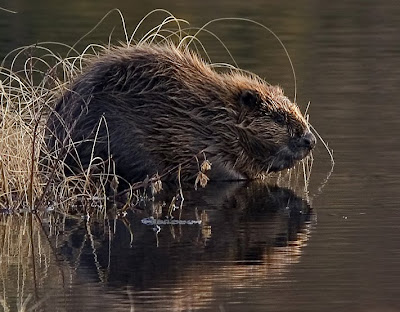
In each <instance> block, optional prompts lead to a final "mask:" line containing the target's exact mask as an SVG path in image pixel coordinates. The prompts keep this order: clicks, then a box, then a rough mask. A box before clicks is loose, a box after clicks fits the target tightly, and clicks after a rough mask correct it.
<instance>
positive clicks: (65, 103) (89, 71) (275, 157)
mask: <svg viewBox="0 0 400 312" xmlns="http://www.w3.org/2000/svg"><path fill="white" fill-rule="evenodd" d="M103 117H104V118H103ZM99 122H101V124H100V125H99ZM48 129H49V131H48V135H49V139H48V141H47V142H48V147H49V148H50V150H51V151H53V153H54V157H60V156H57V153H65V159H64V160H65V163H66V164H67V165H68V166H69V167H70V170H71V171H73V172H75V171H77V170H79V169H77V168H81V169H82V168H83V169H84V168H87V166H89V162H90V159H91V157H93V156H94V157H100V158H101V159H103V160H107V159H108V158H109V157H110V155H112V159H113V160H114V161H115V164H116V172H117V174H119V175H121V176H122V177H124V178H126V179H127V180H128V181H131V182H132V181H138V180H141V179H144V178H145V177H146V176H152V175H153V174H155V173H157V172H158V173H163V172H167V171H168V170H169V169H171V168H174V167H176V166H178V165H179V164H181V163H184V162H187V160H188V159H191V158H193V156H194V155H197V154H198V153H199V152H201V151H204V152H205V154H206V155H207V157H208V159H209V160H210V161H211V162H212V164H213V169H212V173H213V172H214V173H218V174H214V175H213V176H215V175H218V177H219V178H220V179H232V178H255V177H258V176H260V175H263V174H266V173H268V172H270V171H279V170H282V169H285V168H290V167H292V166H293V165H294V164H295V162H296V161H297V160H300V159H302V158H304V157H305V156H306V155H308V153H309V151H310V150H311V149H312V148H313V146H314V144H315V138H314V137H313V136H312V134H311V133H310V131H309V127H308V125H307V122H306V120H305V119H304V117H303V115H302V114H301V112H300V110H299V108H298V107H297V105H295V104H293V103H292V102H291V101H290V100H289V99H288V98H287V97H285V96H284V94H283V91H282V90H281V89H280V88H279V87H276V86H271V85H269V84H267V83H266V82H265V81H263V80H262V79H260V78H259V77H257V76H256V75H252V74H245V73H243V72H240V71H234V70H232V71H229V72H217V71H215V70H214V69H213V68H212V66H210V65H209V64H207V63H206V62H204V61H203V60H202V59H201V58H200V57H199V56H197V55H196V54H194V53H193V52H191V51H189V50H187V49H184V48H177V47H176V46H174V45H173V44H164V45H149V44H141V45H136V46H130V47H115V48H112V49H110V50H109V51H108V52H107V53H105V54H103V55H101V56H100V57H94V58H93V59H92V60H91V61H90V63H89V64H88V66H87V67H86V69H85V70H84V72H83V73H82V74H81V75H80V76H79V77H77V79H76V80H75V81H74V82H73V83H72V84H71V85H70V88H69V90H68V91H67V92H65V93H64V94H63V95H62V97H61V98H60V100H59V102H58V104H57V105H56V107H55V110H54V112H53V113H52V114H51V115H50V118H49V121H48ZM305 138H306V139H305ZM307 138H308V139H307ZM93 140H96V144H95V147H93ZM72 142H75V143H74V144H72ZM62 157H64V156H62ZM197 171H198V167H197V164H196V162H195V161H193V166H191V165H189V166H188V167H187V168H186V169H185V172H184V174H185V176H186V177H190V176H194V175H195V174H196V172H197Z"/></svg>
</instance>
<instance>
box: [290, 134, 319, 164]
mask: <svg viewBox="0 0 400 312" xmlns="http://www.w3.org/2000/svg"><path fill="white" fill-rule="evenodd" d="M316 143H317V139H316V138H315V136H314V134H312V133H311V132H310V131H307V132H305V133H304V134H303V135H302V136H300V137H295V138H292V139H291V142H290V143H289V148H290V150H291V151H292V152H293V153H294V158H295V159H296V160H300V159H303V158H304V157H305V156H307V155H308V153H309V152H310V151H311V150H312V149H313V148H314V147H315V144H316Z"/></svg>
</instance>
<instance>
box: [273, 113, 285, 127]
mask: <svg viewBox="0 0 400 312" xmlns="http://www.w3.org/2000/svg"><path fill="white" fill-rule="evenodd" d="M272 119H273V120H274V121H275V122H276V123H277V124H279V125H283V124H284V123H285V116H283V115H282V114H279V113H275V114H273V115H272Z"/></svg>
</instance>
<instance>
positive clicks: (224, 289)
mask: <svg viewBox="0 0 400 312" xmlns="http://www.w3.org/2000/svg"><path fill="white" fill-rule="evenodd" d="M1 6H3V7H7V8H9V9H13V10H16V11H18V12H19V13H18V14H15V15H14V14H9V13H6V12H2V11H0V42H1V45H0V56H4V55H5V53H6V52H8V51H10V50H11V49H13V48H16V47H18V46H20V45H24V44H30V43H34V42H37V41H61V42H65V43H68V44H73V43H74V42H75V41H76V40H77V39H78V38H79V37H80V36H81V35H83V34H84V33H85V32H86V31H88V30H89V29H90V28H91V27H92V26H93V25H94V24H96V23H97V21H98V20H99V19H100V18H101V17H102V16H103V15H104V14H105V13H106V12H107V11H108V10H109V9H111V8H113V7H118V8H120V9H121V10H122V11H123V13H124V15H125V18H126V19H127V24H128V29H129V30H130V31H132V30H133V28H134V26H135V25H136V23H137V22H138V20H139V19H140V18H141V17H142V16H144V15H145V14H146V13H147V12H149V11H150V10H151V9H153V8H156V7H164V8H166V9H168V10H170V11H171V12H173V13H174V14H175V15H176V16H178V17H182V18H184V19H188V20H190V22H191V24H192V25H193V26H201V25H203V24H204V23H205V22H207V21H208V20H210V19H212V18H217V17H226V16H235V17H248V18H251V19H254V20H256V21H259V22H262V23H263V24H265V25H266V26H270V27H271V28H272V29H273V30H274V31H275V32H276V33H277V34H278V35H279V37H280V38H281V40H283V42H284V43H285V45H286V48H287V49H288V51H289V53H290V55H291V57H292V61H293V63H294V66H295V69H296V74H297V83H298V84H297V91H298V103H299V105H300V106H301V108H302V110H304V109H305V107H306V105H307V102H308V101H311V107H310V110H309V112H310V115H311V122H312V124H313V125H314V127H315V128H316V129H318V131H319V133H320V134H321V135H322V136H323V137H324V139H325V140H326V141H327V142H328V143H329V146H330V147H331V148H333V149H334V155H335V162H336V165H335V168H334V171H333V173H332V175H331V177H330V179H329V180H328V182H327V184H326V185H325V187H324V188H323V189H322V192H320V191H319V188H320V187H321V183H323V181H324V179H325V177H326V175H327V173H328V172H329V169H330V161H329V157H328V156H327V153H326V151H325V150H324V148H323V147H322V144H321V143H319V144H318V148H317V150H316V152H315V162H314V167H313V172H312V176H311V185H310V188H309V190H310V200H308V201H307V200H306V198H305V196H304V195H302V194H301V192H300V193H299V192H292V191H290V190H288V189H286V188H276V187H273V186H271V187H266V186H260V185H257V184H250V185H243V184H237V183H235V184H222V185H221V184H214V185H209V186H208V187H207V188H205V189H204V190H200V191H197V192H192V191H188V190H186V191H185V192H184V194H185V202H184V210H183V211H182V216H181V219H182V220H195V221H197V220H202V221H203V222H202V224H201V225H199V224H180V225H173V226H172V225H161V226H160V232H159V233H158V234H157V233H156V232H155V231H154V226H153V225H146V224H144V223H146V221H148V222H147V223H149V222H150V220H149V219H146V218H147V217H148V214H147V212H146V209H145V210H143V211H136V212H129V213H128V215H127V216H126V218H125V219H119V220H117V221H112V220H111V221H109V220H103V221H102V222H99V221H97V222H93V223H92V224H91V226H90V227H89V226H87V225H86V223H85V221H84V220H82V219H80V218H79V217H78V218H77V219H69V220H66V221H65V220H54V219H52V218H53V217H52V218H49V219H46V220H42V221H49V223H45V224H44V228H43V232H41V233H44V232H46V233H49V231H50V234H51V235H50V239H49V240H47V239H46V236H45V235H43V234H42V235H37V236H35V242H36V243H37V246H39V247H38V249H39V250H36V251H35V252H36V253H37V256H36V258H35V272H36V278H35V279H34V278H33V269H32V263H31V262H30V261H29V260H27V259H29V257H28V251H27V248H28V247H26V244H27V241H26V240H27V239H28V237H29V236H28V234H29V233H20V232H21V231H20V230H19V226H21V227H23V228H24V229H26V224H28V223H29V222H27V221H29V219H28V220H25V219H24V218H23V217H20V218H16V217H14V219H13V220H12V221H13V222H12V223H11V222H10V220H5V219H4V220H3V219H2V223H1V224H0V225H1V230H2V231H3V232H2V233H3V234H2V238H1V239H3V240H4V241H6V238H7V237H8V238H10V237H14V236H16V238H15V239H16V240H17V241H18V242H19V245H18V246H8V247H7V248H8V249H7V250H8V251H9V256H8V257H6V256H5V255H2V262H1V266H2V268H1V270H0V279H1V281H2V283H1V284H0V285H1V286H0V288H1V292H0V299H1V302H2V305H3V307H6V308H4V310H5V311H8V310H7V307H8V308H9V310H10V311H15V310H16V309H17V307H18V306H21V303H20V300H21V298H22V299H23V300H27V299H26V298H28V296H29V295H30V294H31V295H32V299H30V300H29V301H26V302H27V307H30V308H32V309H34V308H35V306H34V305H33V303H34V302H38V303H39V305H38V307H37V308H36V310H37V311H398V310H400V284H399V279H400V233H399V230H400V226H399V224H400V207H399V202H400V192H399V190H400V188H399V187H400V165H399V164H400V162H399V159H400V143H399V141H398V137H397V135H398V134H399V133H400V122H399V116H400V105H399V104H398V99H399V96H400V91H399V85H400V83H399V82H400V40H399V39H400V35H399V31H400V5H399V4H398V1H395V0H393V1H391V0H386V1H363V0H353V1H312V0H310V1H296V2H295V3H294V1H293V3H292V2H287V3H285V4H283V3H279V2H277V1H246V2H242V1H220V2H218V3H216V2H215V1H213V2H211V1H201V2H198V1H193V2H187V1H176V2H174V4H173V5H166V4H163V3H161V2H158V1H157V0H153V1H146V2H145V3H143V4H136V5H135V4H131V1H122V0H120V1H114V2H113V3H112V4H108V2H106V1H105V2H103V3H101V4H100V3H98V2H95V1H93V2H81V1H79V2H78V1H77V2H75V3H71V2H67V1H63V2H61V1H41V4H40V5H38V4H37V3H34V2H33V1H17V2H15V1H6V2H5V4H4V3H3V4H1ZM154 21H155V23H159V22H160V18H158V19H157V18H155V19H154ZM119 25H120V23H119V21H118V18H117V17H116V16H115V15H113V17H111V18H110V19H109V20H107V22H106V24H105V25H103V26H101V27H100V28H99V29H98V30H96V32H95V33H94V34H92V35H91V36H90V37H89V38H86V39H85V40H84V42H83V43H82V44H85V43H88V42H107V40H108V34H109V33H110V31H111V30H112V28H113V26H116V27H117V29H116V30H115V33H114V36H116V37H117V36H118V35H119V34H120V31H119V30H118V29H119V28H118V27H119ZM211 29H212V30H213V31H214V32H216V33H217V34H218V35H219V36H220V37H221V38H222V39H223V40H224V42H225V43H227V45H228V46H229V47H230V48H231V50H232V53H233V54H234V56H235V58H236V61H237V62H238V64H239V66H240V67H242V68H245V69H248V70H250V71H254V72H256V73H257V74H259V75H260V76H262V77H266V79H267V80H268V81H269V82H271V83H273V84H280V85H282V86H283V87H284V89H285V91H286V93H287V94H292V93H293V85H294V84H293V78H292V76H291V71H290V67H289V64H288V61H287V59H286V58H285V55H284V53H283V51H282V48H281V47H280V46H279V44H278V43H277V42H276V40H274V38H273V37H272V36H271V35H269V34H268V33H267V32H265V31H263V30H261V29H259V28H257V27H255V26H254V25H251V24H248V23H242V22H224V23H220V24H216V25H215V26H214V27H212V28H211ZM204 40H205V42H210V43H211V44H208V51H209V52H210V53H211V54H212V55H213V57H214V59H215V60H226V61H229V59H227V56H226V54H225V53H223V50H222V48H221V47H220V46H218V45H217V44H214V45H213V44H212V42H214V43H215V41H212V40H211V38H207V37H205V38H204ZM166 200H168V197H167V198H166ZM147 208H148V209H155V207H150V206H148V207H147ZM175 213H177V212H175ZM143 222H144V223H143ZM33 223H34V224H37V223H35V222H34V221H33ZM186 223H187V221H186ZM58 226H59V227H58ZM7 229H8V232H7ZM4 233H8V234H4ZM56 234H58V235H56ZM18 235H20V236H18ZM1 239H0V240H1ZM2 245H3V246H4V245H5V243H2ZM24 246H25V247H26V248H25V247H24ZM2 250H6V249H4V248H3V249H2ZM2 305H0V307H1V306H2ZM0 309H1V308H0Z"/></svg>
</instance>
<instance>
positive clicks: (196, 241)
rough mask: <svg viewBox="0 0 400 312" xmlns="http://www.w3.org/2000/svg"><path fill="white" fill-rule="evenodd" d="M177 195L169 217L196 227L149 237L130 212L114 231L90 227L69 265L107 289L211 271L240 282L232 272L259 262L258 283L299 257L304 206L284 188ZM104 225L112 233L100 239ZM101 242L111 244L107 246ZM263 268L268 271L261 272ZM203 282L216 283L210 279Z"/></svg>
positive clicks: (234, 187)
mask: <svg viewBox="0 0 400 312" xmlns="http://www.w3.org/2000/svg"><path fill="white" fill-rule="evenodd" d="M184 194H185V202H184V207H183V210H182V211H175V212H174V215H175V216H176V218H177V216H178V215H179V213H181V216H180V220H181V221H187V220H196V219H197V220H199V219H201V220H202V224H201V225H199V224H190V225H189V224H185V222H180V224H177V225H170V224H169V225H168V224H164V225H160V231H159V233H158V234H156V233H155V232H154V226H152V225H146V224H143V223H142V220H143V219H144V218H146V217H149V216H148V215H146V213H145V211H139V212H137V211H136V212H130V213H129V214H128V216H127V218H126V220H125V222H122V221H121V220H117V221H116V223H115V227H114V226H113V223H112V222H111V226H109V227H104V226H101V227H98V226H95V224H94V223H93V224H92V226H91V233H90V234H91V237H93V238H94V239H93V241H94V242H95V243H94V244H93V242H92V243H91V244H84V245H85V247H84V248H83V249H82V248H81V252H80V253H79V254H80V258H81V259H80V261H76V260H77V259H74V260H75V261H73V262H74V263H80V264H81V265H84V266H85V267H92V268H93V269H95V270H96V272H97V273H98V274H101V275H102V277H101V280H103V281H105V282H106V283H107V284H108V285H118V286H123V285H130V286H133V288H134V289H149V288H152V287H156V286H159V285H160V284H163V283H168V284H174V282H175V281H176V282H177V281H178V280H182V279H186V278H189V276H191V278H195V276H196V274H198V275H199V276H201V275H203V276H204V275H207V274H211V273H210V272H216V271H218V270H220V272H222V271H224V272H226V273H227V274H229V275H231V277H230V278H232V279H234V275H235V274H239V275H240V276H242V277H243V274H244V275H246V269H243V270H241V271H240V272H236V271H237V270H238V269H239V267H243V268H245V267H246V266H247V265H249V264H252V265H260V270H259V273H260V274H262V275H264V278H266V277H267V276H265V275H268V274H274V272H273V271H274V270H273V268H274V267H275V268H279V270H280V272H281V270H282V268H283V267H285V266H286V264H288V263H292V262H293V261H296V259H297V257H298V256H299V251H300V247H301V245H302V242H303V241H304V239H306V238H307V234H305V233H306V231H307V228H308V226H307V224H309V222H308V221H309V220H310V217H311V208H310V206H309V205H308V203H307V202H306V201H305V200H303V199H302V198H300V197H298V196H297V195H296V194H295V193H294V192H292V191H291V190H289V189H286V188H280V187H277V186H267V185H265V184H261V183H255V182H253V183H247V184H227V183H225V184H214V185H209V186H207V187H206V188H205V189H203V190H200V191H197V192H189V191H184ZM168 204H169V203H168ZM168 204H167V205H165V207H164V211H165V210H167V208H168ZM157 205H158V206H157ZM157 207H160V205H159V202H154V203H153V204H152V207H151V208H152V209H153V210H157V209H158V208H157ZM196 211H197V212H196ZM162 220H164V217H163V218H162ZM164 223H165V222H164ZM97 225H98V224H97ZM104 228H106V229H109V230H110V231H112V233H113V234H112V235H108V234H106V235H104ZM99 229H101V230H99ZM74 232H75V235H73V237H74V243H75V244H76V243H77V240H78V241H79V236H80V235H78V233H82V234H83V232H82V231H81V230H79V229H76V231H74ZM71 237H72V236H71ZM108 237H112V239H111V240H110V241H108V239H107V238H108ZM78 245H79V243H78ZM65 246H66V245H64V247H65ZM94 246H95V247H94ZM67 250H68V248H64V252H65V251H67ZM82 251H84V252H82ZM281 251H285V252H284V253H282V252H281ZM91 255H93V256H91ZM70 256H71V254H70V255H69V257H70ZM70 259H71V258H70ZM94 259H95V262H94V261H93V260H94ZM71 260H72V259H71ZM263 265H266V266H267V267H268V271H270V272H269V273H268V274H267V272H265V270H264V269H261V267H262V266H263ZM267 267H266V268H267ZM99 269H100V271H101V272H99ZM271 269H272V270H271ZM239 270H240V269H239ZM277 272H278V271H277ZM253 273H254V272H253ZM253 273H252V274H253ZM185 275H186V277H185ZM208 278H211V279H213V278H214V279H215V278H218V274H217V275H215V276H214V275H213V276H209V277H208ZM224 278H227V276H225V277H224Z"/></svg>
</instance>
